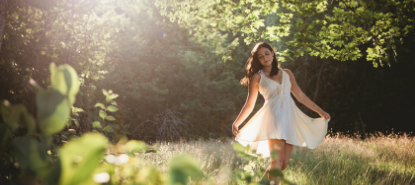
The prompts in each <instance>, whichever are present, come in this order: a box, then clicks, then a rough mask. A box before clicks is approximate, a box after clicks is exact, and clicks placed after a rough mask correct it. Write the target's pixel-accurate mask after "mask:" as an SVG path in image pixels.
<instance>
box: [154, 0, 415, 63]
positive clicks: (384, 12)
mask: <svg viewBox="0 0 415 185" xmlns="http://www.w3.org/2000/svg"><path fill="white" fill-rule="evenodd" d="M190 4H192V5H193V6H190ZM157 5H158V7H160V9H161V12H162V14H163V15H165V16H168V17H170V20H171V21H175V20H177V22H178V23H182V24H183V25H184V26H185V27H186V28H188V29H190V30H192V31H195V32H196V33H195V34H194V35H195V36H196V37H202V38H201V39H202V40H205V38H206V37H208V36H207V35H218V34H219V35H220V34H221V33H224V32H223V31H227V32H232V33H233V35H236V34H237V33H241V36H243V37H245V38H244V41H245V43H247V44H250V43H251V42H255V41H258V40H259V39H267V40H270V41H277V42H278V41H280V40H281V39H282V38H284V37H287V38H288V39H284V43H282V44H280V46H281V45H282V47H283V48H284V50H283V51H281V52H279V54H280V58H279V60H281V61H285V60H287V59H292V58H293V57H300V56H304V53H308V54H309V55H311V56H318V57H319V58H329V57H332V58H333V59H334V60H340V61H346V60H356V59H358V58H360V57H362V56H363V54H362V51H361V48H360V47H359V46H361V45H363V44H368V43H370V44H372V46H368V47H366V48H367V50H366V52H367V55H366V60H368V61H372V62H373V65H374V67H377V66H378V63H380V64H381V65H384V62H386V64H387V65H390V64H391V63H390V59H391V58H393V57H396V56H397V51H396V47H397V45H399V44H400V43H402V42H403V40H402V38H404V37H405V36H408V35H413V34H414V31H415V27H414V26H413V25H414V21H415V19H414V17H413V14H414V13H415V9H414V6H415V4H414V2H413V1H410V0H404V1H395V0H382V1H354V0H352V1H343V0H338V1H334V0H333V1H317V0H312V1H306V2H304V1H299V0H298V1H297V0H295V1H291V0H290V1H285V0H283V1H278V2H275V1H271V0H266V1H258V2H257V1H250V0H248V1H244V0H241V1H231V0H221V1H216V2H215V1H208V0H207V1H201V2H198V3H195V4H193V3H192V1H189V0H184V1H174V0H173V1H171V0H159V1H158V3H157ZM221 31H222V32H221ZM225 34H226V32H225Z"/></svg>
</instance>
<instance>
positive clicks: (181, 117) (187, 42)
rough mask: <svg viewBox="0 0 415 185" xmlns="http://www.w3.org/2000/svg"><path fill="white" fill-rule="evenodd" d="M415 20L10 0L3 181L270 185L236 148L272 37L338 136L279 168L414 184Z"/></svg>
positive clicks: (247, 5) (1, 4)
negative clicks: (262, 45) (262, 49)
mask: <svg viewBox="0 0 415 185" xmlns="http://www.w3.org/2000/svg"><path fill="white" fill-rule="evenodd" d="M414 25H415V1H414V0H357V1H355V0H328V1H324V0H323V1H322V0H306V1H304V0H280V1H272V0H216V1H212V0H200V1H195V0H61V1H56V0H0V100H1V102H0V164H1V165H0V183H1V184H6V183H9V184H34V183H37V184H102V183H104V184H177V183H179V184H186V183H187V182H188V181H189V180H190V181H191V182H190V183H206V184H269V183H270V182H269V181H267V180H266V179H264V178H262V177H264V176H263V175H264V173H268V172H266V166H267V164H268V163H269V161H267V159H264V158H261V157H254V156H252V155H247V154H246V150H247V148H244V147H242V146H241V145H238V144H235V143H234V144H232V141H231V140H232V135H231V124H232V122H233V120H234V119H235V117H236V116H237V114H238V113H239V111H240V109H241V107H242V106H243V104H244V102H245V98H246V95H247V89H246V88H245V87H243V86H241V85H240V83H239V80H240V79H241V78H242V77H243V76H244V75H245V71H244V67H245V65H246V60H247V59H248V57H249V52H250V50H251V49H252V47H253V46H254V44H255V43H256V42H258V41H265V42H269V43H270V44H271V45H272V46H273V47H274V48H275V49H276V50H277V56H278V60H279V62H280V63H281V66H282V68H288V69H290V70H291V71H293V73H294V75H295V77H296V79H297V81H298V83H299V85H300V87H301V88H302V89H303V91H304V92H305V93H306V94H307V95H308V96H309V97H310V98H311V99H312V100H313V101H314V102H316V103H317V104H318V105H320V106H321V107H322V108H323V109H324V110H326V111H327V112H329V113H330V115H331V117H332V119H331V121H330V123H329V129H330V130H329V132H328V134H329V135H332V136H333V137H326V139H325V140H324V142H323V143H322V144H321V145H320V146H319V148H317V149H316V150H307V149H298V148H297V149H296V150H294V152H293V155H292V159H290V161H291V162H290V167H289V168H287V170H285V171H284V173H282V172H281V171H280V170H277V169H275V170H271V171H270V172H269V174H271V175H274V176H277V177H280V178H281V180H283V181H285V182H286V183H288V184H291V183H290V182H296V183H299V184H411V183H412V182H413V180H414V179H415V175H414V174H415V173H414V171H415V168H414V166H415V165H414V164H413V158H414V156H413V154H414V152H413V148H414V147H413V143H414V142H413V139H414V138H413V131H414V130H415V125H414V124H413V119H412V111H413V110H414V106H415V104H414V103H415V98H413V94H414V93H415V88H413V82H414V80H415V73H413V72H412V71H413V69H414V67H415V66H414V65H415V63H414V58H415V53H414V52H413V51H414V49H415V42H414V41H415V27H414ZM262 103H263V99H262V98H261V97H259V98H258V101H257V105H256V108H255V110H258V109H259V108H260V107H261V106H262ZM297 103H298V102H297ZM298 105H299V106H300V108H301V109H302V110H303V111H304V112H305V113H307V114H308V115H310V116H312V117H317V116H318V115H317V114H316V113H313V112H311V111H310V110H308V109H307V108H305V107H304V106H302V105H300V104H299V103H298ZM382 132H383V133H385V134H386V135H383V134H382ZM403 132H405V133H407V134H402V133H403ZM341 133H342V134H341ZM396 134H398V135H396ZM366 137H368V138H366ZM137 140H142V141H144V142H142V141H137ZM179 140H180V141H179ZM184 140H185V141H184ZM145 142H146V143H145ZM231 145H232V146H233V148H232V147H231ZM391 151H393V152H391ZM183 153H187V154H188V155H187V156H186V155H185V156H183ZM327 172H330V173H327ZM286 177H288V178H286ZM261 179H262V180H261ZM201 181H203V182H201Z"/></svg>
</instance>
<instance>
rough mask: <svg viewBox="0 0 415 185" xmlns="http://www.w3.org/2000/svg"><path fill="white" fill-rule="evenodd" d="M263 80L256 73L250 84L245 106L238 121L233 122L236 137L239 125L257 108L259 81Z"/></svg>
mask: <svg viewBox="0 0 415 185" xmlns="http://www.w3.org/2000/svg"><path fill="white" fill-rule="evenodd" d="M260 79H261V76H260V74H258V73H256V74H254V76H252V79H251V81H250V82H249V87H248V88H249V91H248V97H247V98H246V102H245V105H244V106H243V107H242V110H241V112H240V113H239V115H238V117H237V118H236V120H235V121H234V122H233V125H232V132H233V134H234V135H236V134H237V133H238V132H239V131H238V127H239V125H241V124H242V122H243V121H244V120H245V119H246V118H247V117H248V116H249V114H251V112H252V110H253V109H254V107H255V102H256V99H257V97H258V90H259V80H260Z"/></svg>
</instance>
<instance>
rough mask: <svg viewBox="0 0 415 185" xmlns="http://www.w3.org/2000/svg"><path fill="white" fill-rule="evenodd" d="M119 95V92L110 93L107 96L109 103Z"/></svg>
mask: <svg viewBox="0 0 415 185" xmlns="http://www.w3.org/2000/svg"><path fill="white" fill-rule="evenodd" d="M117 97H118V94H110V95H109V96H107V99H106V101H107V103H108V102H111V101H112V100H114V99H115V98H117Z"/></svg>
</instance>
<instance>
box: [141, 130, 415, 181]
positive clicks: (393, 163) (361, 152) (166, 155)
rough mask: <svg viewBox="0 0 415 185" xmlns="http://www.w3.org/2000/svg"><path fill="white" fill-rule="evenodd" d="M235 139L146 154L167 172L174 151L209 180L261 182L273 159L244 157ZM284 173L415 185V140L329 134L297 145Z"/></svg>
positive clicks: (162, 145) (295, 177)
mask: <svg viewBox="0 0 415 185" xmlns="http://www.w3.org/2000/svg"><path fill="white" fill-rule="evenodd" d="M232 143H234V141H232V140H227V141H221V140H214V139H212V140H208V141H190V142H184V141H182V142H176V143H166V142H159V143H157V144H156V149H158V150H159V151H160V152H158V153H156V154H140V155H141V156H140V157H142V158H144V159H145V161H146V162H147V163H148V164H151V165H155V166H157V167H158V169H160V170H161V172H165V171H166V170H167V165H166V163H167V162H168V161H169V159H170V158H171V157H173V156H174V155H177V154H188V155H191V156H193V158H195V159H196V160H198V161H199V162H200V163H201V164H202V169H203V172H204V173H205V176H206V177H205V178H206V179H205V180H206V182H208V184H244V182H243V181H241V180H240V179H241V178H249V177H251V178H252V181H254V182H255V181H259V180H260V177H261V176H262V173H260V170H259V169H262V170H264V169H265V168H266V167H267V166H268V164H269V163H268V161H269V159H259V160H254V161H248V160H246V159H244V158H241V157H238V155H237V153H236V152H235V151H234V150H233V148H232ZM284 175H285V177H286V178H287V179H288V180H290V181H291V182H293V183H296V184H299V185H303V184H313V185H314V184H319V185H324V184H327V185H341V184H347V185H351V184H388V185H389V184H404V185H405V184H415V139H414V137H408V136H406V135H403V136H398V135H388V136H384V135H378V136H371V137H369V138H367V139H366V140H365V141H362V140H360V139H356V138H351V137H347V136H343V135H337V136H334V137H326V139H325V140H324V141H323V143H322V144H321V145H320V146H319V147H317V148H316V149H314V150H310V149H307V148H301V147H295V148H294V150H293V152H292V155H291V159H290V163H289V166H288V168H287V169H285V170H284ZM192 184H194V182H193V183H192Z"/></svg>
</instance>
